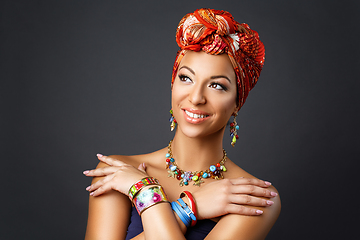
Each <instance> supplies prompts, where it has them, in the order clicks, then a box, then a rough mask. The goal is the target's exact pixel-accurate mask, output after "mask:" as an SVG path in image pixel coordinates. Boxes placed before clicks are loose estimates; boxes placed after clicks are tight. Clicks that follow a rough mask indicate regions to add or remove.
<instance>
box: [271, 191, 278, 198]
mask: <svg viewBox="0 0 360 240" xmlns="http://www.w3.org/2000/svg"><path fill="white" fill-rule="evenodd" d="M270 194H271V196H273V197H276V196H277V195H278V194H277V193H276V192H271V193H270Z"/></svg>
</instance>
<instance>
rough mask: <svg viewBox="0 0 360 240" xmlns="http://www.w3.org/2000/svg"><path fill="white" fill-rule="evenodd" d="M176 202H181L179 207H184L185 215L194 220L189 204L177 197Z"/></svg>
mask: <svg viewBox="0 0 360 240" xmlns="http://www.w3.org/2000/svg"><path fill="white" fill-rule="evenodd" d="M178 202H179V203H180V204H181V207H182V208H183V209H184V211H185V213H186V215H188V217H190V218H191V220H192V221H196V217H195V215H194V213H193V211H192V210H191V209H190V208H189V206H188V205H187V204H186V203H185V202H184V201H183V200H182V199H181V198H179V199H178Z"/></svg>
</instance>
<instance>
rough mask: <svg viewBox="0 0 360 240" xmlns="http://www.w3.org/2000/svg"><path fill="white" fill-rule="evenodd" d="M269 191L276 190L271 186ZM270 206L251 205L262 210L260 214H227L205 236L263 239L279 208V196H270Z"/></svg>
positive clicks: (211, 237) (212, 237)
mask: <svg viewBox="0 0 360 240" xmlns="http://www.w3.org/2000/svg"><path fill="white" fill-rule="evenodd" d="M269 189H270V190H271V191H273V192H276V193H277V190H276V189H275V188H274V187H273V186H271V187H270V188H269ZM271 201H272V202H273V203H272V205H271V206H270V207H252V208H253V209H259V210H261V211H263V214H261V216H244V215H239V214H227V215H225V216H223V217H222V218H221V219H220V221H219V222H218V223H217V224H216V226H215V227H214V228H213V230H212V231H211V232H210V233H209V235H208V236H207V237H206V240H212V239H238V240H263V239H265V237H266V236H267V234H268V233H269V231H270V229H271V228H272V226H273V225H274V223H275V222H276V220H277V218H278V216H279V214H280V210H281V202H280V197H279V195H277V196H276V197H274V198H272V199H271Z"/></svg>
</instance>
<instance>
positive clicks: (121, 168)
mask: <svg viewBox="0 0 360 240" xmlns="http://www.w3.org/2000/svg"><path fill="white" fill-rule="evenodd" d="M99 159H100V160H101V161H103V162H105V163H107V164H108V165H110V166H111V167H104V168H98V169H96V170H93V171H86V173H85V174H86V175H87V176H106V177H104V178H102V179H101V181H98V182H96V183H95V184H92V185H91V187H89V188H88V190H89V191H90V192H91V194H92V195H93V196H100V197H102V196H104V195H103V194H105V196H106V193H107V192H109V191H110V192H112V191H113V190H116V191H119V192H121V193H123V194H127V190H128V189H129V187H130V186H131V183H134V182H136V181H137V180H139V179H141V178H142V177H144V176H145V174H146V173H145V171H144V169H141V166H140V167H139V169H136V168H134V167H133V166H131V165H128V164H125V163H123V162H121V161H119V160H116V159H112V158H111V157H100V158H99ZM108 165H106V164H105V166H108ZM134 175H135V177H134ZM132 178H133V179H132ZM135 179H136V180H135ZM125 182H128V183H125ZM124 184H125V185H129V186H125V187H124ZM268 187H269V185H268V183H267V182H264V181H261V180H258V179H246V178H238V179H231V180H229V179H225V180H220V181H216V182H213V183H211V184H209V185H207V186H204V187H202V188H201V190H199V191H197V192H196V193H195V194H196V197H195V198H196V200H197V201H198V204H199V205H198V206H199V212H198V214H199V217H200V218H199V219H207V218H213V217H217V216H222V215H225V214H231V213H233V214H245V215H261V214H262V212H261V211H260V213H259V211H256V210H257V209H253V208H249V207H245V206H244V205H250V206H251V205H253V206H264V207H265V206H270V205H272V204H268V203H267V201H266V200H264V199H260V198H258V197H255V196H260V197H267V198H271V197H274V196H273V193H274V192H271V191H269V190H268V189H267V188H268ZM214 189H215V190H216V189H217V190H216V191H215V192H217V194H216V195H214ZM101 195H102V196H101ZM250 195H252V196H250ZM123 196H124V195H123ZM209 199H212V201H209ZM184 200H185V199H184ZM209 204H210V207H209ZM110 209H111V207H110ZM176 220H177V221H176ZM142 221H143V227H144V231H145V233H146V235H144V233H142V234H140V235H139V236H137V237H136V238H134V239H144V237H145V238H146V239H151V238H154V239H160V237H164V239H177V238H178V239H184V236H183V233H185V232H186V227H185V226H184V225H183V223H182V222H181V221H180V220H179V219H178V217H176V218H175V217H174V214H173V213H172V210H171V207H170V205H169V204H167V203H162V204H158V205H155V206H153V207H150V208H149V209H147V210H146V211H145V212H144V213H143V214H142ZM222 222H224V221H222ZM179 226H181V230H182V232H181V230H180V228H179ZM125 231H126V229H125ZM159 232H162V234H161V236H159V234H158V233H159Z"/></svg>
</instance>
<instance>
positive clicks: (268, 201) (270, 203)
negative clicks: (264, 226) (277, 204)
mask: <svg viewBox="0 0 360 240" xmlns="http://www.w3.org/2000/svg"><path fill="white" fill-rule="evenodd" d="M266 204H267V205H269V206H271V205H273V204H274V202H273V201H270V200H267V201H266Z"/></svg>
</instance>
